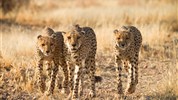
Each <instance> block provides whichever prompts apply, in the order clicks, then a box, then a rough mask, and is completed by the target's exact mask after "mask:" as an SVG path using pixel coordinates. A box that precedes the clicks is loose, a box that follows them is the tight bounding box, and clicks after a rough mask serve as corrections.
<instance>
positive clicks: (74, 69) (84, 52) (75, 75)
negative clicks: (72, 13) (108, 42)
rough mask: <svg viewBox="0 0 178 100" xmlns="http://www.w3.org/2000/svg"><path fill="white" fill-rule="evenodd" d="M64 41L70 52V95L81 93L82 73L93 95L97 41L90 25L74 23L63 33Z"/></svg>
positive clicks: (75, 97)
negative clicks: (86, 77) (87, 77)
mask: <svg viewBox="0 0 178 100" xmlns="http://www.w3.org/2000/svg"><path fill="white" fill-rule="evenodd" d="M63 36H64V43H65V44H66V48H67V49H68V52H69V53H70V59H71V60H70V62H71V67H69V70H70V81H69V82H70V87H71V89H70V90H71V95H70V96H71V97H72V98H73V99H77V98H79V95H82V94H83V79H84V75H85V74H88V75H89V78H90V88H91V92H90V96H91V97H94V96H95V94H96V93H95V76H94V75H95V54H96V49H97V42H96V36H95V32H94V31H93V29H92V28H90V27H80V26H79V25H74V26H72V27H71V29H70V30H69V31H68V32H64V33H63Z"/></svg>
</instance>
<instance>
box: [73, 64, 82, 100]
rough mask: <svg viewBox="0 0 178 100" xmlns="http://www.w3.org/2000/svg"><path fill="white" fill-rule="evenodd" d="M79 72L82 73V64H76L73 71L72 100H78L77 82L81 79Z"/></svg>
mask: <svg viewBox="0 0 178 100" xmlns="http://www.w3.org/2000/svg"><path fill="white" fill-rule="evenodd" d="M81 71H82V64H81V63H79V64H76V65H75V71H74V89H73V93H72V99H78V98H79V95H78V90H79V80H80V78H81Z"/></svg>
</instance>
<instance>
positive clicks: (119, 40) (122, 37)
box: [114, 29, 133, 50]
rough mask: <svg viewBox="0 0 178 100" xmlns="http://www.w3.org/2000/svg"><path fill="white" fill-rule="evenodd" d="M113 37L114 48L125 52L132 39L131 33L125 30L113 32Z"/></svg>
mask: <svg viewBox="0 0 178 100" xmlns="http://www.w3.org/2000/svg"><path fill="white" fill-rule="evenodd" d="M114 37H115V42H116V46H117V47H118V48H119V49H121V50H125V49H126V48H127V47H129V45H130V44H131V41H132V39H133V38H132V34H131V32H130V31H129V30H126V29H119V30H117V29H116V30H114Z"/></svg>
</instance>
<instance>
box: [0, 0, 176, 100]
mask: <svg viewBox="0 0 178 100" xmlns="http://www.w3.org/2000/svg"><path fill="white" fill-rule="evenodd" d="M76 23H77V24H79V25H80V26H89V27H92V28H93V29H94V31H95V33H96V36H97V41H98V48H97V57H96V60H97V62H96V65H97V72H96V74H97V75H100V76H103V77H104V78H103V82H102V83H99V84H97V87H98V89H97V92H98V94H97V98H96V100H101V99H102V100H105V99H106V100H108V99H110V100H111V99H112V100H115V99H116V96H117V91H116V82H117V80H116V77H117V76H116V75H117V74H115V70H113V68H114V56H113V55H114V54H113V53H114V50H113V47H114V41H113V40H114V37H113V30H114V29H117V28H119V27H121V26H122V25H133V26H136V27H137V28H138V29H139V30H140V31H141V33H142V36H143V44H142V47H141V52H140V62H139V69H140V70H139V73H140V76H139V79H140V83H139V86H138V90H137V91H136V93H135V94H134V95H133V96H131V97H129V98H128V100H132V99H133V100H176V98H177V96H178V91H177V90H178V79H177V76H178V0H0V74H1V75H0V80H1V81H0V99H1V98H6V99H11V98H17V99H18V98H23V96H24V98H25V99H29V100H31V99H33V98H34V99H35V98H36V99H40V98H42V99H44V97H43V95H42V94H40V93H37V94H35V93H36V92H37V91H39V90H38V89H37V85H36V83H35V82H36V78H35V76H33V75H32V76H33V77H32V76H30V74H32V73H35V71H36V69H35V68H36V67H35V66H36V59H35V49H36V37H37V35H39V34H41V33H42V32H43V29H44V27H46V26H49V27H51V28H53V29H54V30H55V31H66V30H67V28H68V26H70V25H72V24H76ZM10 69H11V70H10ZM23 72H25V73H23ZM17 73H18V74H17ZM7 76H8V77H7ZM29 77H30V78H31V79H30V80H28V78H29ZM7 80H8V81H9V82H8V83H7ZM113 80H114V82H113ZM124 82H125V81H124ZM108 84H110V85H108ZM124 84H125V83H124ZM7 87H8V88H7ZM12 91H13V92H12ZM108 91H109V92H108ZM1 94H2V95H1ZM101 94H104V95H101ZM61 98H62V99H61ZM64 98H65V96H63V95H58V92H55V96H54V99H56V100H60V99H61V100H63V99H64ZM83 98H85V97H83ZM45 99H49V98H47V97H46V98H45ZM116 100H117V99H116Z"/></svg>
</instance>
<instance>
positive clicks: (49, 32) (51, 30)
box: [45, 27, 54, 36]
mask: <svg viewBox="0 0 178 100" xmlns="http://www.w3.org/2000/svg"><path fill="white" fill-rule="evenodd" d="M45 32H46V33H47V34H48V35H49V36H51V35H52V34H53V33H54V30H53V29H52V28H50V27H45Z"/></svg>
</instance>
